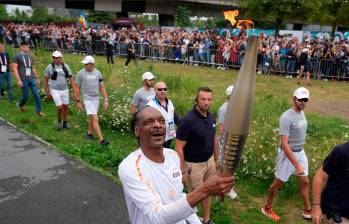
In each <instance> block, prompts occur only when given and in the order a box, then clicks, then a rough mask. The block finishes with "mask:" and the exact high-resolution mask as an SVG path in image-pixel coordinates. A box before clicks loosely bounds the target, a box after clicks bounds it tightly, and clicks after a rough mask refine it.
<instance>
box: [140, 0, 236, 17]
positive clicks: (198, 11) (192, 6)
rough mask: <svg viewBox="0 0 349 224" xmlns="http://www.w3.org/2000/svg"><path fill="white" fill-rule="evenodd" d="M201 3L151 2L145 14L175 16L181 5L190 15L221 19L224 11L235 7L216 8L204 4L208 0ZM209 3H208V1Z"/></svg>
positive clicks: (150, 0) (169, 0) (167, 0)
mask: <svg viewBox="0 0 349 224" xmlns="http://www.w3.org/2000/svg"><path fill="white" fill-rule="evenodd" d="M197 1H200V3H198V2H194V1H193V0H191V1H189V0H185V1H183V0H182V1H175V0H163V1H162V2H161V4H159V2H158V1H154V0H149V1H147V3H146V6H145V12H147V13H159V14H166V15H175V14H176V10H177V7H178V6H179V5H181V6H185V7H187V9H188V11H189V14H190V15H191V16H199V17H200V16H207V17H219V16H222V15H223V11H225V10H230V9H234V8H236V7H234V6H233V5H229V6H227V5H215V6H214V7H213V6H212V5H211V4H212V2H211V3H210V4H204V3H202V2H204V1H206V0H197ZM201 1H202V2H201ZM206 2H207V1H206Z"/></svg>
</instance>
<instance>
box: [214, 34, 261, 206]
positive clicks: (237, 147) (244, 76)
mask: <svg viewBox="0 0 349 224" xmlns="http://www.w3.org/2000/svg"><path fill="white" fill-rule="evenodd" d="M258 46H259V37H258V36H250V37H249V38H248V44H247V52H246V54H245V56H244V60H243V63H242V65H241V67H240V71H239V76H238V78H237V81H236V84H235V86H234V90H233V93H232V95H231V96H230V99H229V102H228V108H227V112H226V115H225V118H224V128H223V134H222V137H221V139H220V144H219V150H220V163H221V164H220V165H221V172H222V173H223V174H228V175H233V174H234V172H235V170H236V168H237V166H238V164H239V161H240V158H241V154H242V151H243V149H244V145H245V142H246V138H247V135H248V131H249V127H250V123H251V119H252V107H253V99H254V90H255V82H256V65H257V53H258ZM218 200H219V201H223V197H219V198H218Z"/></svg>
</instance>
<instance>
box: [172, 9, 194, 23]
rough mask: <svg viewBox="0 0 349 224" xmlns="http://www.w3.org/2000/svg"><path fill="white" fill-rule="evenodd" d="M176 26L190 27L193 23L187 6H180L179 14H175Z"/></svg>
mask: <svg viewBox="0 0 349 224" xmlns="http://www.w3.org/2000/svg"><path fill="white" fill-rule="evenodd" d="M175 21H176V26H179V27H190V26H191V25H192V24H191V22H190V16H189V11H188V9H187V7H184V6H178V7H177V14H176V15H175Z"/></svg>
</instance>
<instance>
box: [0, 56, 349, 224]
mask: <svg viewBox="0 0 349 224" xmlns="http://www.w3.org/2000/svg"><path fill="white" fill-rule="evenodd" d="M9 51H10V53H11V54H13V53H14V52H13V50H12V49H9ZM82 58H83V56H82V55H73V54H65V55H64V61H65V62H66V63H67V64H68V65H70V67H71V68H72V70H73V72H74V74H76V72H77V71H78V70H80V69H81V68H82V64H81V63H80V61H81V60H82ZM49 63H51V58H50V54H49V53H47V52H44V51H38V52H37V56H36V67H37V71H39V72H40V76H41V77H42V79H41V80H42V81H43V71H44V69H45V67H46V65H47V64H49ZM123 63H124V59H123V58H118V59H117V61H116V64H115V65H108V64H106V59H105V58H104V57H97V68H98V69H99V70H101V72H102V74H103V75H104V80H105V83H106V86H107V90H108V91H109V93H110V95H111V96H110V98H111V99H110V101H111V102H110V103H111V109H110V111H108V112H102V113H101V123H102V124H103V127H102V132H103V134H104V135H105V137H106V139H108V140H109V141H110V146H109V147H108V148H102V147H100V146H98V144H97V142H95V143H91V142H88V141H87V140H85V135H86V130H87V117H86V115H85V113H84V112H79V111H78V110H77V109H76V108H75V106H74V105H73V104H72V106H71V108H72V110H71V111H70V114H69V115H70V116H69V122H70V124H71V129H70V130H68V131H67V130H64V131H59V132H58V131H56V129H55V124H56V115H55V107H54V103H53V102H47V101H43V103H42V106H43V111H44V112H45V113H46V114H47V115H48V116H47V117H45V118H41V117H38V116H37V115H36V114H35V111H34V102H33V99H32V95H31V94H30V100H29V101H28V103H27V107H28V109H29V111H28V112H27V113H20V112H19V111H18V108H16V105H15V102H13V103H9V102H7V100H5V99H2V100H1V101H0V116H1V117H3V118H4V119H6V120H8V121H10V122H12V123H14V124H15V125H17V127H18V128H21V129H24V130H26V131H28V132H30V133H33V134H35V135H37V136H39V137H41V138H42V139H44V140H46V141H47V142H49V143H51V144H53V145H54V146H55V147H56V148H57V149H59V150H62V151H64V152H66V153H67V154H70V155H72V156H73V157H76V158H78V159H80V160H82V161H84V162H85V163H86V164H88V165H90V166H92V167H94V168H95V169H97V170H99V171H101V172H102V173H104V174H106V175H109V176H110V177H112V178H114V179H115V180H116V181H117V167H118V164H119V163H120V161H121V160H122V159H123V158H124V157H125V156H126V155H127V154H128V153H130V152H131V151H133V150H134V149H135V148H136V147H137V142H136V141H135V139H134V138H133V137H132V136H131V135H130V133H129V129H128V121H129V118H130V117H129V116H130V115H129V113H128V109H129V105H130V99H131V97H132V95H133V93H134V91H135V90H136V89H138V88H139V87H140V86H141V85H142V81H141V78H140V77H141V74H142V73H143V72H144V71H147V70H150V71H152V72H153V73H154V74H155V75H156V76H157V80H164V81H165V82H166V83H167V85H168V88H169V94H170V98H171V99H172V101H173V103H174V106H175V108H176V110H177V112H178V113H179V114H180V115H183V114H184V113H185V112H187V111H189V110H190V109H191V108H192V107H193V105H194V97H195V93H196V89H197V87H199V86H209V87H210V88H212V89H213V91H214V102H213V105H212V108H211V110H212V112H213V113H217V110H218V108H219V106H220V105H221V104H222V103H223V102H224V100H225V95H224V92H225V88H226V87H227V86H228V85H230V84H234V82H235V80H236V77H237V71H233V70H230V71H220V70H216V69H213V68H208V67H191V66H182V65H180V64H167V63H155V62H154V63H153V62H145V61H144V62H141V63H140V68H139V69H136V68H134V66H133V64H130V68H129V71H128V72H125V71H124V70H123ZM14 83H16V82H15V81H14ZM304 83H305V81H304ZM296 87H297V85H296V82H295V80H289V79H284V78H281V77H278V76H271V75H269V76H266V75H258V76H257V80H256V94H255V104H254V114H253V122H252V124H251V131H250V135H249V137H248V140H247V143H246V147H245V151H244V155H243V157H242V161H241V164H240V167H239V170H238V172H237V177H238V180H237V182H236V190H237V192H238V194H239V198H238V199H237V200H234V201H232V200H230V199H228V198H226V200H225V201H224V203H222V204H217V203H214V207H213V213H214V215H213V220H214V221H215V222H216V223H218V224H220V223H273V222H272V221H269V220H267V219H266V218H265V217H264V216H263V215H261V213H260V211H259V208H260V207H261V206H262V205H263V203H264V199H265V195H266V191H267V189H268V186H269V184H270V183H271V181H272V178H273V168H274V160H275V158H276V150H277V147H278V142H279V136H278V118H279V116H280V115H281V113H282V112H283V111H285V110H287V109H288V108H289V107H290V105H291V104H290V103H291V101H290V96H291V95H292V93H293V90H294V89H295V88H296ZM309 90H310V97H311V100H310V102H309V108H308V109H306V116H307V119H308V122H309V126H308V137H307V141H306V146H305V149H306V152H307V155H308V158H309V165H310V176H311V177H312V175H313V174H314V171H315V170H316V168H317V167H319V166H320V165H321V163H322V161H323V159H324V157H325V156H326V155H327V154H328V152H329V151H330V150H331V149H332V147H333V146H334V145H336V144H339V143H342V142H345V141H347V140H348V135H349V123H348V121H346V120H345V119H342V118H339V117H333V116H331V115H328V114H326V113H322V112H321V113H317V112H318V111H317V110H312V109H311V108H312V107H311V104H312V103H314V104H315V103H316V104H321V102H323V101H326V102H327V103H329V104H327V105H331V106H332V108H333V109H332V110H334V111H335V110H337V109H338V110H339V109H340V107H341V103H342V102H343V103H345V102H348V101H349V91H348V83H345V82H323V81H313V85H312V86H310V87H309ZM19 94H20V93H19V91H18V88H17V86H16V85H15V87H14V95H15V97H16V99H18V97H19ZM331 102H335V103H333V104H331ZM344 118H345V117H344ZM297 192H298V190H297V183H296V179H295V178H291V179H290V181H289V183H287V184H286V185H285V186H284V187H283V188H282V190H281V192H280V194H279V196H278V198H277V200H276V203H275V205H274V208H275V211H276V212H277V213H278V214H280V215H281V217H282V219H281V223H297V224H298V223H309V222H307V221H304V220H302V218H301V212H302V209H303V205H302V200H301V199H300V197H299V195H298V193H297Z"/></svg>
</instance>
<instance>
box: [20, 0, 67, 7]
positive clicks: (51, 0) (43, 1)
mask: <svg viewBox="0 0 349 224" xmlns="http://www.w3.org/2000/svg"><path fill="white" fill-rule="evenodd" d="M14 2H15V1H14ZM31 6H45V7H48V8H65V0H31Z"/></svg>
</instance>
